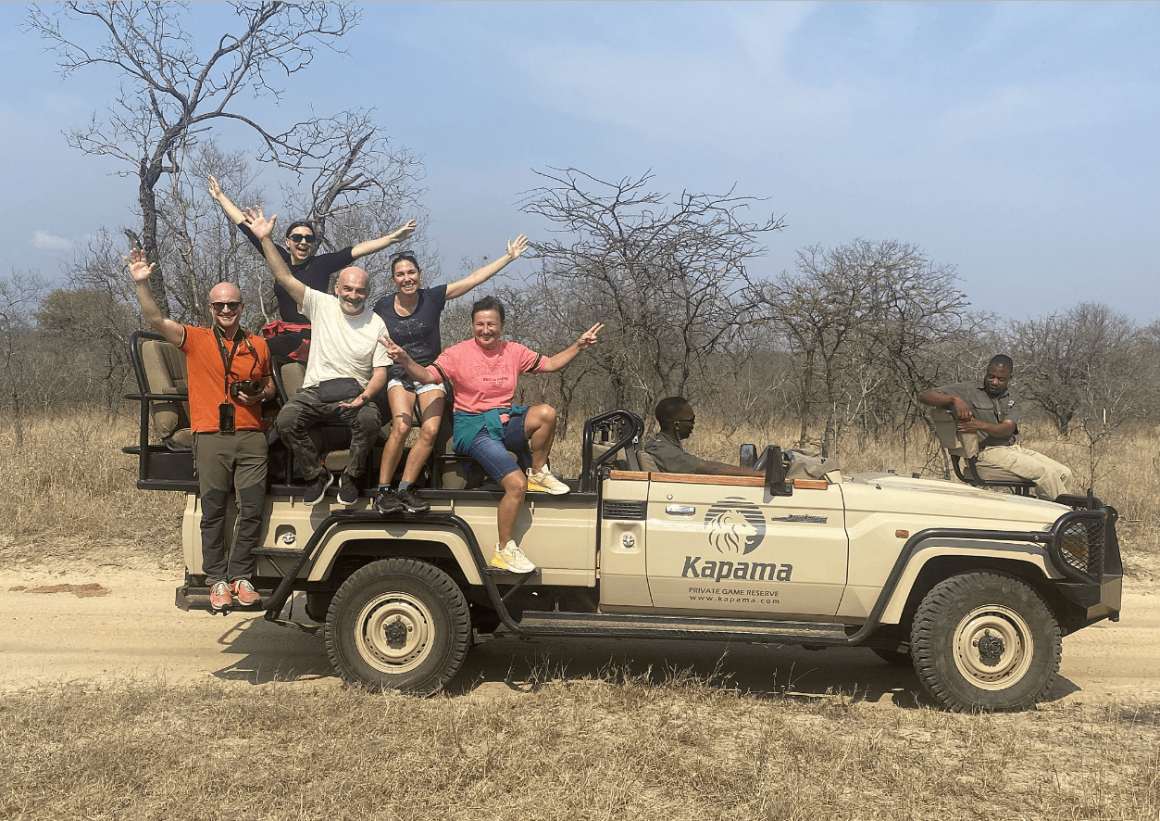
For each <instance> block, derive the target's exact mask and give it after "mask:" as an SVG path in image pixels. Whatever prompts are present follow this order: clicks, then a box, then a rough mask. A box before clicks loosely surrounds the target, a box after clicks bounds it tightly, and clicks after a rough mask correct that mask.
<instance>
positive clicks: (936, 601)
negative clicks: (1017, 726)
mask: <svg viewBox="0 0 1160 821" xmlns="http://www.w3.org/2000/svg"><path fill="white" fill-rule="evenodd" d="M910 648H911V654H912V655H913V657H914V669H915V671H916V672H917V673H918V678H919V681H921V682H922V685H923V687H925V688H926V690H927V692H929V693H930V694H931V696H932V697H934V698H935V699H936V700H937V701H939V702H940V703H942V704H943V705H945V706H946V707H948V708H949V709H951V710H954V711H956V712H973V711H982V712H990V711H997V710H1025V709H1028V708H1030V707H1033V706H1034V705H1035V704H1036V703H1038V702H1039V701H1040V700H1041V699H1043V698H1044V696H1046V695H1047V693H1048V691H1049V690H1050V689H1051V685H1052V684H1053V683H1054V682H1055V676H1056V674H1057V673H1058V672H1059V659H1060V655H1061V653H1062V651H1063V640H1062V638H1061V636H1060V632H1059V624H1058V623H1057V622H1056V620H1055V616H1054V615H1053V614H1052V612H1051V608H1049V607H1048V606H1047V603H1046V602H1045V601H1044V600H1043V598H1042V597H1041V596H1040V595H1039V593H1037V592H1036V591H1035V590H1034V589H1032V588H1031V587H1030V586H1029V585H1028V584H1027V583H1025V582H1023V581H1021V580H1020V579H1017V578H1015V577H1013V576H1007V575H1003V574H1001V573H985V572H976V573H963V574H961V575H958V576H952V577H951V578H949V579H946V580H945V581H943V582H941V583H939V584H937V585H935V586H934V587H933V588H932V589H931V591H930V592H929V593H927V594H926V597H925V598H924V599H923V600H922V604H920V605H919V606H918V610H917V611H916V612H915V614H914V623H913V624H912V626H911V632H910Z"/></svg>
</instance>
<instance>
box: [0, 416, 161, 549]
mask: <svg viewBox="0 0 1160 821" xmlns="http://www.w3.org/2000/svg"><path fill="white" fill-rule="evenodd" d="M137 436H138V433H137V425H136V419H135V418H134V419H129V418H127V417H123V416H118V417H112V418H110V417H109V416H107V415H106V414H102V413H99V412H84V411H66V412H62V413H60V414H57V415H54V416H52V417H49V416H47V415H45V416H41V417H37V418H33V419H28V420H26V421H25V430H24V443H23V445H22V446H21V447H20V448H19V449H17V448H16V446H15V442H14V439H13V436H12V432H11V430H9V429H7V428H5V429H2V430H0V475H3V476H4V477H5V482H4V485H5V486H4V488H3V491H2V492H0V545H2V546H3V547H2V549H3V551H4V553H5V555H6V556H8V557H11V555H12V552H13V551H21V550H26V549H27V548H28V547H29V546H36V545H39V544H43V543H44V542H64V543H70V542H71V543H77V542H79V543H82V544H87V545H89V546H90V547H91V543H92V542H93V541H97V542H102V543H103V542H111V541H118V540H126V539H131V540H135V541H137V542H139V543H140V545H141V546H142V547H145V548H146V549H150V550H161V551H164V550H169V549H171V548H172V546H173V545H175V544H177V543H178V536H177V534H178V532H179V530H180V527H181V522H180V517H181V510H182V507H183V504H184V499H183V497H182V495H181V494H179V493H166V492H150V493H143V492H141V491H138V490H137V460H136V457H134V456H130V455H128V454H125V453H122V452H121V448H123V447H124V446H126V445H131V444H135V443H136V441H137ZM5 543H7V544H5Z"/></svg>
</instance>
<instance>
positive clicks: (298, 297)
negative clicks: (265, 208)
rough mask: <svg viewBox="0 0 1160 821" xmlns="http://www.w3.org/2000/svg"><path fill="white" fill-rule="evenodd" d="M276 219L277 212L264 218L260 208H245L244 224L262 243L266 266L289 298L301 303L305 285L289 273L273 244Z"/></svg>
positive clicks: (284, 261)
mask: <svg viewBox="0 0 1160 821" xmlns="http://www.w3.org/2000/svg"><path fill="white" fill-rule="evenodd" d="M277 219H278V215H277V214H275V215H274V216H272V217H270V219H266V218H265V217H264V216H263V215H262V209H261V208H247V209H246V213H245V225H246V226H247V227H248V228H249V229H250V230H251V231H252V232H253V234H254V236H255V237H257V239H258V242H260V243H261V244H262V256H264V257H265V258H266V266H267V267H268V268H269V269H270V273H272V274H273V275H274V280H275V281H276V282H277V283H278V284H279V285H281V286H282V287H283V288H285V289H286V292H287V293H288V294H290V298H291V299H293V300H294V301H295V302H296V303H298V304H299V305H301V304H302V302H303V300H304V299H305V298H306V285H305V283H303V282H302V281H301V280H297V279H295V278H294V275H293V274H292V273H290V266H289V265H287V264H286V260H284V259H282V255H281V254H280V253H278V246H277V245H275V244H274V237H273V233H274V222H275V221H276V220H277Z"/></svg>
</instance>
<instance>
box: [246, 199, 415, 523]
mask: <svg viewBox="0 0 1160 821" xmlns="http://www.w3.org/2000/svg"><path fill="white" fill-rule="evenodd" d="M276 219H277V216H272V217H270V219H266V218H265V217H264V216H263V215H262V211H261V209H249V210H248V211H247V212H246V225H247V227H248V228H249V229H250V230H251V231H252V232H253V234H254V236H255V237H257V238H258V240H259V242H261V244H262V254H263V256H265V258H266V264H267V265H268V266H269V268H270V271H271V272H272V273H273V274H274V279H275V281H276V282H277V283H278V284H279V285H281V286H282V287H283V288H285V289H286V291H287V292H288V293H289V294H290V296H291V297H293V298H294V302H295V303H296V304H297V305H298V306H299V308H300V309H301V311H302V313H303V314H305V315H306V316H307V317H309V318H310V323H311V326H312V338H311V343H310V346H311V347H310V359H309V361H308V362H307V365H306V378H305V380H304V381H303V383H302V388H301V389H300V390H299V391H298V393H296V394H294V396H293V397H292V398H291V399H290V401H289V402H287V403H286V406H285V407H284V408H282V411H281V412H280V413H279V414H278V423H277V424H278V435H279V436H280V437H281V438H282V441H284V442H285V443H286V446H287V447H288V448H290V452H291V453H293V454H294V457H295V459H296V460H297V461H298V465H299V467H300V468H301V470H302V476H303V477H304V478H305V479H306V492H305V493H304V494H303V497H302V500H303V502H305V503H306V504H307V505H316V504H318V503H319V502H321V501H322V500H323V498H324V497H325V496H326V490H327V488H329V487H330V485H331V483H332V482H333V481H334V477H333V475H331V472H330V471H329V470H327V469H326V466H325V465H324V464H323V462H322V457H321V455H320V454H319V452H318V448H317V447H316V446H315V444H314V442H313V441H311V439H310V436H309V430H310V428H311V427H315V426H318V425H326V424H332V425H333V424H340V425H346V426H348V427H349V428H350V431H351V442H350V458H349V459H348V460H347V465H346V469H345V470H344V471H343V472H342V475H341V476H340V477H339V479H338V501H339V503H340V504H342V505H345V506H347V507H349V506H350V505H353V504H354V503H355V502H356V501H358V496H359V491H358V481H359V479H360V478H361V477H362V475H363V473H364V472H365V471H366V469H367V460H368V458H369V457H370V454H371V449H372V448H373V447H374V444H375V439H376V438H377V437H378V435H379V425H380V417H379V406H378V403H376V402H372V401H371V400H372V399H373V398H374V396H375V394H377V393H378V392H379V391H381V390H382V389H383V386H384V385H386V384H387V368H388V367H389V366H390V365H392V364H393V363H392V362H391V358H390V356H389V355H388V354H387V352H386V349H385V348H384V347H383V346H382V345H380V344H378V340H379V337H380V336H382V335H384V334H385V333H386V332H387V326H386V325H385V324H384V323H383V320H382V318H381V317H380V316H379V315H378V314H376V313H375V312H374V311H371V310H368V308H367V296H368V295H369V293H370V283H369V281H368V277H367V272H366V271H364V270H363V269H362V268H355V267H354V266H351V267H348V268H344V269H343V270H341V271H340V272H339V274H338V280H337V281H336V282H335V284H334V294H333V295H331V294H326V293H323V292H322V291H316V290H314V289H313V288H308V287H307V286H306V285H305V284H304V283H302V282H301V281H299V280H298V279H295V277H294V276H293V274H291V273H290V268H289V266H287V264H286V261H285V259H283V257H282V255H281V254H280V253H279V251H278V246H277V245H276V244H275V243H274V239H273V230H274V221H275V220H276Z"/></svg>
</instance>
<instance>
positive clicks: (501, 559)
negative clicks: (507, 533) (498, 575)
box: [491, 540, 536, 573]
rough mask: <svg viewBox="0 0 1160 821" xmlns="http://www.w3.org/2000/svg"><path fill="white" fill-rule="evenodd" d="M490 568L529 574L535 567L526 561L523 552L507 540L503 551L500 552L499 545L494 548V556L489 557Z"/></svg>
mask: <svg viewBox="0 0 1160 821" xmlns="http://www.w3.org/2000/svg"><path fill="white" fill-rule="evenodd" d="M491 566H492V567H498V568H499V569H500V570H508V571H510V572H512V573H531V572H532V571H533V570H535V569H536V566H535V565H534V564H532V563H531V562H530V561H528V557H527V556H525V555H524V551H522V550H520V549H519V548H518V547H516V543H515V542H514V541H511V540H508V543H507V544H505V545H504V546H503V550H500V547H499V545H496V546H495V555H494V556H492V557H491Z"/></svg>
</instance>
